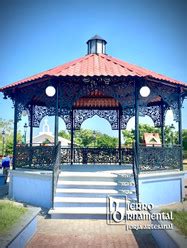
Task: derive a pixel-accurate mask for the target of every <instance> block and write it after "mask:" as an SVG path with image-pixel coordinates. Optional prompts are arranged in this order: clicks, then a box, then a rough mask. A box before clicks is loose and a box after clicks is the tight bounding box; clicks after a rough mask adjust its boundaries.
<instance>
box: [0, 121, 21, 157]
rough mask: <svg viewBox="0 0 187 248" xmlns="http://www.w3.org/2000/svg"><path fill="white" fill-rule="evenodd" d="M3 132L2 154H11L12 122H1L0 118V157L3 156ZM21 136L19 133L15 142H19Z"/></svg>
mask: <svg viewBox="0 0 187 248" xmlns="http://www.w3.org/2000/svg"><path fill="white" fill-rule="evenodd" d="M3 130H4V131H5V139H4V154H9V155H11V156H12V154H13V121H12V120H3V119H2V118H0V155H2V154H3V137H2V131H3ZM21 139H22V136H21V133H18V135H17V141H18V142H21Z"/></svg>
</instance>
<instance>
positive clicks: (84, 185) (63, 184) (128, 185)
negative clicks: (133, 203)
mask: <svg viewBox="0 0 187 248" xmlns="http://www.w3.org/2000/svg"><path fill="white" fill-rule="evenodd" d="M57 188H58V189H59V188H76V189H118V188H124V189H134V182H113V181H112V182H111V181H108V182H105V181H75V180H74V181H63V180H62V179H60V180H59V181H58V184H57Z"/></svg>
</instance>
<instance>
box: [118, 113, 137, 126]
mask: <svg viewBox="0 0 187 248" xmlns="http://www.w3.org/2000/svg"><path fill="white" fill-rule="evenodd" d="M134 114H135V111H134V108H127V109H123V110H122V115H121V129H126V127H127V123H128V121H129V120H130V119H131V118H132V117H133V116H134Z"/></svg>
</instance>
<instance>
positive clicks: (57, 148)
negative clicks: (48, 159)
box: [52, 142, 61, 208]
mask: <svg viewBox="0 0 187 248" xmlns="http://www.w3.org/2000/svg"><path fill="white" fill-rule="evenodd" d="M60 165H61V143H60V142H59V143H58V144H57V145H56V146H55V148H54V164H53V172H52V208H54V196H55V193H56V186H57V182H58V177H59V173H60Z"/></svg>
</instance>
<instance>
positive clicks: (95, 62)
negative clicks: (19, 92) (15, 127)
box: [1, 54, 187, 91]
mask: <svg viewBox="0 0 187 248" xmlns="http://www.w3.org/2000/svg"><path fill="white" fill-rule="evenodd" d="M44 76H56V77H58V76H84V77H86V76H125V77H127V76H138V77H151V78H153V79H157V80H165V81H168V82H170V83H174V84H179V85H183V86H187V85H186V84H185V83H183V82H180V81H177V80H174V79H171V78H169V77H166V76H163V75H161V74H158V73H155V72H153V71H150V70H147V69H144V68H141V67H139V66H136V65H132V64H129V63H127V62H124V61H122V60H119V59H116V58H113V57H111V56H109V55H105V54H89V55H86V56H84V57H82V58H80V59H76V60H74V61H72V62H69V63H66V64H64V65H60V66H57V67H55V68H53V69H50V70H47V71H44V72H41V73H38V74H36V75H34V76H31V77H28V78H25V79H23V80H20V81H17V82H15V83H13V84H10V85H7V86H5V87H3V88H1V91H3V90H5V89H8V88H11V87H14V86H16V85H20V84H23V83H25V82H29V81H33V80H36V79H40V78H42V77H44Z"/></svg>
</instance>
